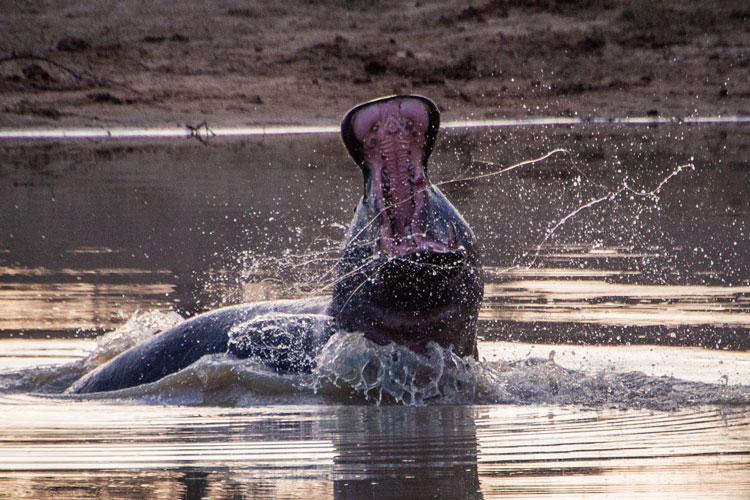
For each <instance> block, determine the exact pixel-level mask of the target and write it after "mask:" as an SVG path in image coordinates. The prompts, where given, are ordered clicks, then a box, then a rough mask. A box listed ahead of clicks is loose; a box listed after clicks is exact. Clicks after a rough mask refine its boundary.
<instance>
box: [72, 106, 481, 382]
mask: <svg viewBox="0 0 750 500" xmlns="http://www.w3.org/2000/svg"><path fill="white" fill-rule="evenodd" d="M439 126H440V113H439V111H438V108H437V106H436V105H435V104H434V103H433V102H432V101H431V100H429V99H427V98H425V97H422V96H416V95H396V96H389V97H383V98H380V99H376V100H373V101H369V102H366V103H363V104H360V105H358V106H356V107H354V108H353V109H351V110H350V111H349V112H348V113H347V114H346V116H345V117H344V120H343V122H342V124H341V136H342V138H343V142H344V145H345V146H346V148H347V150H348V152H349V154H350V155H351V157H352V158H353V159H354V161H355V162H356V164H357V165H358V166H359V167H360V169H361V170H362V174H363V176H364V194H363V196H362V198H361V200H360V201H359V203H358V205H357V207H356V210H355V213H354V218H353V220H352V223H351V225H350V226H349V229H348V231H347V234H346V238H345V241H344V244H343V246H342V249H341V252H340V259H339V260H338V262H337V265H336V282H335V285H334V288H333V294H332V297H330V298H329V297H316V298H308V299H299V300H277V301H264V302H257V303H248V304H239V305H235V306H229V307H224V308H221V309H216V310H213V311H209V312H206V313H203V314H200V315H197V316H195V317H193V318H190V319H187V320H185V321H184V322H182V323H180V324H178V325H176V326H174V327H172V328H170V329H168V330H166V331H164V332H161V333H159V334H157V335H155V336H154V337H153V338H151V339H149V340H147V341H145V342H143V343H141V344H139V345H137V346H135V347H133V348H131V349H129V350H127V351H125V352H123V353H121V354H120V355H118V356H117V357H115V358H113V359H112V360H110V361H108V362H107V363H105V364H103V365H101V366H99V367H98V368H96V369H95V370H93V371H91V372H90V373H88V374H86V375H84V376H83V377H82V378H81V379H79V380H78V381H77V382H75V383H74V384H73V385H72V386H71V387H70V388H69V392H72V393H91V392H100V391H112V390H117V389H123V388H127V387H132V386H136V385H140V384H145V383H149V382H153V381H156V380H159V379H160V378H162V377H165V376H166V375H169V374H171V373H175V372H177V371H179V370H181V369H183V368H185V367H187V366H189V365H190V364H192V363H193V362H195V361H197V360H198V359H200V358H201V357H203V356H206V355H209V354H217V353H227V355H229V356H236V357H238V358H248V357H254V358H255V359H257V360H258V361H260V362H261V363H263V364H264V365H265V366H267V367H268V368H269V369H271V370H274V371H276V372H278V373H301V372H310V371H311V370H313V369H314V368H315V357H316V355H317V354H318V353H319V352H320V350H321V349H322V348H323V346H324V345H325V344H326V342H327V341H328V339H329V338H330V337H331V335H333V333H335V332H351V333H352V334H355V333H360V334H362V335H364V336H365V337H366V338H367V339H369V340H371V341H372V342H374V343H376V344H381V345H383V344H388V343H390V342H395V343H397V344H402V345H404V346H407V347H408V348H410V349H412V350H413V351H415V352H417V353H421V354H424V353H426V351H427V345H428V343H429V342H435V343H437V344H439V345H440V346H442V347H444V348H447V349H452V350H453V352H454V353H455V354H457V355H459V356H462V357H465V356H474V357H476V356H477V340H476V328H477V316H478V313H479V307H480V304H481V301H482V291H483V278H482V270H481V266H480V263H479V256H478V249H477V245H476V241H475V238H474V235H473V233H472V231H471V229H470V228H469V225H468V224H467V223H466V221H465V220H464V219H463V218H462V217H461V215H460V214H459V213H458V211H457V210H456V209H455V208H454V207H453V205H451V203H450V202H449V201H448V200H447V199H446V197H445V196H444V195H443V193H441V192H440V190H439V189H438V187H437V186H435V185H434V184H432V183H430V181H429V178H428V176H427V160H428V158H429V157H430V153H431V152H432V149H433V147H434V145H435V140H436V138H437V133H438V129H439Z"/></svg>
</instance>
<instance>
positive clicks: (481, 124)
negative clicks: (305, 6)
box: [0, 115, 750, 140]
mask: <svg viewBox="0 0 750 500" xmlns="http://www.w3.org/2000/svg"><path fill="white" fill-rule="evenodd" d="M745 123H750V116H743V115H736V116H686V117H658V116H657V117H654V116H631V117H627V116H626V117H598V116H591V117H547V116H542V117H530V118H521V119H517V118H515V119H485V120H460V121H447V122H445V123H443V124H442V125H441V127H442V128H445V129H474V128H481V129H487V128H500V127H534V126H558V125H559V126H565V125H582V124H624V125H659V124H686V125H690V124H714V125H718V124H745ZM339 132H340V128H339V127H338V126H335V125H322V126H305V125H266V126H255V127H222V126H211V125H209V124H207V123H205V122H204V123H201V124H198V125H190V126H183V127H109V128H97V127H85V128H84V127H79V128H76V127H70V128H45V129H42V128H40V129H33V128H25V129H9V128H6V129H0V139H133V138H154V139H175V138H181V137H188V138H191V137H195V138H199V139H201V140H210V138H211V137H254V136H273V135H307V134H337V133H339Z"/></svg>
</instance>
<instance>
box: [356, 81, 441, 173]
mask: <svg viewBox="0 0 750 500" xmlns="http://www.w3.org/2000/svg"><path fill="white" fill-rule="evenodd" d="M394 100H398V101H399V104H400V107H401V110H402V112H404V113H408V114H410V115H412V116H413V117H414V118H416V119H415V120H414V121H415V123H418V124H419V125H421V126H418V129H421V130H422V131H423V132H424V134H425V145H424V153H423V156H422V158H423V162H425V163H426V162H427V158H428V157H429V156H430V153H432V148H433V146H434V145H435V138H436V137H437V133H438V129H439V128H440V111H438V108H437V106H436V105H435V103H434V102H432V101H431V100H430V99H427V98H426V97H422V96H419V95H395V96H389V97H381V98H379V99H375V100H373V101H368V102H366V103H363V104H360V105H359V106H355V107H354V108H352V109H351V110H350V111H349V112H348V113H347V114H346V116H345V117H344V121H343V122H341V137H342V138H343V140H344V144H345V145H346V149H347V150H348V151H349V154H350V155H351V156H352V158H354V161H356V162H357V164H358V165H360V166H362V140H361V137H363V135H364V132H366V130H369V128H370V126H372V125H373V124H374V123H376V122H377V121H378V119H379V117H380V110H381V108H385V107H387V105H388V104H389V103H390V102H391V101H394ZM365 129H366V130H365Z"/></svg>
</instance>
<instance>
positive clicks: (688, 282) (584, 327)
mask: <svg viewBox="0 0 750 500" xmlns="http://www.w3.org/2000/svg"><path fill="white" fill-rule="evenodd" d="M746 132H747V126H745V125H723V126H699V125H692V126H686V125H678V124H674V125H660V126H658V127H640V126H632V125H628V126H625V125H610V126H607V125H596V126H593V125H591V126H585V125H581V126H575V127H548V128H536V129H533V130H531V129H502V130H500V131H498V130H494V131H484V132H477V131H472V132H471V133H461V132H460V131H456V130H452V131H447V132H445V133H444V134H443V136H442V141H440V142H439V148H438V150H437V151H436V152H435V154H434V157H433V161H432V167H431V175H432V178H433V180H434V181H437V182H445V181H449V183H448V184H444V185H443V190H444V191H445V192H446V194H447V195H448V197H449V198H450V199H451V200H452V201H453V202H454V204H456V205H457V207H458V208H459V210H460V211H461V212H462V213H463V214H464V216H465V217H466V219H467V220H468V221H469V222H470V223H471V225H472V227H473V228H474V229H475V232H476V234H477V236H478V238H479V240H480V242H481V244H482V250H483V260H484V263H485V267H486V269H487V276H488V282H489V286H488V288H487V290H486V297H487V300H486V305H485V308H484V309H483V311H482V320H483V321H482V331H481V333H482V336H483V337H484V338H487V339H511V340H527V341H542V342H544V341H547V342H583V343H618V342H623V343H624V342H644V341H646V342H651V343H664V344H676V345H685V344H689V345H701V346H706V347H713V348H717V347H718V348H732V349H747V348H750V344H749V343H748V342H749V341H748V338H750V335H749V332H750V245H747V238H748V231H750V227H749V225H750V196H748V193H750V160H749V158H750V154H748V145H747V141H745V140H744V138H745V137H746ZM554 148H565V149H566V150H568V151H569V154H559V155H555V156H553V157H552V158H550V159H549V160H546V161H544V162H540V163H537V164H534V165H528V166H525V167H523V168H519V169H517V170H515V171H513V172H509V173H506V174H503V175H499V176H489V177H486V178H482V179H479V180H473V181H465V182H454V181H455V180H456V179H459V178H463V177H473V176H478V175H484V174H488V173H491V172H494V171H497V170H498V169H499V168H500V167H502V166H507V165H509V164H513V163H516V162H518V161H522V160H528V159H531V158H535V157H538V156H541V155H542V154H544V153H547V152H549V151H551V150H553V149H554ZM3 155H4V157H5V161H3V163H2V165H0V213H2V214H3V216H2V219H0V238H1V239H0V332H3V335H5V336H8V335H18V334H21V333H23V334H25V335H26V336H29V335H36V336H40V335H41V336H47V335H57V336H69V335H70V334H71V332H74V331H76V330H77V329H83V330H85V331H91V333H97V332H99V331H101V330H102V329H107V328H112V327H113V326H116V325H118V324H121V323H122V322H123V321H124V319H125V318H126V317H127V316H128V315H130V314H132V313H133V312H134V311H136V310H141V311H143V310H150V309H155V308H162V309H164V308H168V307H172V308H175V309H177V310H179V311H183V312H186V313H194V312H198V311H202V310H205V309H207V308H210V307H214V306H216V305H219V304H222V303H228V302H237V301H240V300H249V299H258V298H267V297H277V296H297V295H304V294H309V293H321V292H322V293H326V292H327V290H328V289H327V288H326V285H327V284H328V283H329V282H330V277H329V276H327V275H326V274H325V270H326V269H328V268H329V267H330V265H331V262H332V260H331V259H335V251H336V247H337V244H338V242H339V241H340V240H341V239H342V238H343V234H344V228H345V226H346V225H347V224H348V221H349V218H350V216H351V213H352V207H353V206H354V204H355V203H356V200H357V198H358V196H359V194H360V192H361V178H360V174H359V172H358V170H357V168H356V167H354V166H353V165H352V164H351V162H350V160H349V159H348V158H347V157H346V156H345V154H344V151H343V148H342V146H341V144H340V143H339V140H338V139H337V138H336V137H333V136H319V137H315V136H307V137H286V138H285V137H275V138H268V139H261V138H258V139H249V140H245V141H242V142H240V141H231V140H216V141H214V142H212V143H210V144H209V146H208V147H204V146H202V145H200V144H198V143H197V142H195V141H192V142H191V141H185V142H179V143H170V144H169V145H165V144H164V143H151V144H150V143H143V142H139V143H135V142H133V143H131V144H127V145H116V146H113V145H111V144H109V143H96V142H85V143H79V144H70V143H54V144H47V145H41V146H40V145H39V144H38V143H35V144H33V145H24V144H23V143H18V144H14V145H8V144H6V145H5V146H4V153H3ZM688 164H690V165H693V166H694V170H690V169H687V168H686V169H684V170H682V171H680V172H679V173H676V172H677V169H678V167H680V166H685V165H688ZM670 174H675V175H673V176H672V177H671V178H669V181H668V182H667V183H665V184H663V185H662V186H661V189H659V191H658V192H655V193H654V195H653V196H639V195H637V194H633V193H634V192H635V193H638V192H640V191H644V192H646V191H653V190H655V189H656V188H657V187H658V186H660V183H661V182H662V181H663V180H664V179H666V178H668V177H669V176H670ZM623 186H627V187H629V188H630V190H627V189H623ZM592 200H600V201H598V202H596V203H594V204H592V206H591V207H589V208H586V209H581V207H583V206H585V205H588V204H590V203H591V202H592ZM579 210H580V211H579ZM573 213H575V214H576V215H575V216H574V217H570V218H569V219H566V217H568V216H569V215H571V214H573ZM563 220H565V221H566V222H565V223H564V224H562V225H560V226H559V227H556V226H557V225H558V224H559V223H560V222H561V221H563ZM708 287H712V288H708ZM717 290H718V292H717ZM83 334H86V333H85V332H84V333H83Z"/></svg>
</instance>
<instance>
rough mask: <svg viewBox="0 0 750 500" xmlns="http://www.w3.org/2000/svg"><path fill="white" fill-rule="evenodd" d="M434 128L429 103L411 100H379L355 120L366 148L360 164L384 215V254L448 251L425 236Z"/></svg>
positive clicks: (381, 239) (356, 133)
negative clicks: (427, 172)
mask: <svg viewBox="0 0 750 500" xmlns="http://www.w3.org/2000/svg"><path fill="white" fill-rule="evenodd" d="M430 125H431V124H430V110H429V108H428V107H427V105H426V104H425V102H423V101H422V100H419V99H415V98H406V97H405V98H393V99H387V100H382V101H376V102H374V103H372V104H370V105H369V106H366V107H363V108H362V109H360V110H359V111H358V112H357V114H356V115H355V116H354V118H353V120H352V124H351V126H352V131H353V133H354V136H355V137H356V139H357V140H358V141H359V142H360V143H361V144H362V147H361V165H362V166H363V167H364V168H365V169H366V170H368V171H369V177H370V182H369V185H368V188H369V189H368V192H367V196H368V197H372V200H373V201H374V203H375V209H376V210H377V211H378V213H379V214H380V221H379V222H380V234H379V238H378V251H380V252H381V253H385V254H387V255H395V256H401V255H406V254H409V253H412V252H415V251H418V250H435V251H445V250H447V249H448V245H446V244H445V243H443V242H439V241H434V240H433V239H431V238H430V237H428V236H427V234H426V227H427V221H426V219H425V216H426V212H427V211H426V210H425V205H426V203H427V198H428V196H429V191H428V187H429V181H428V180H427V177H426V175H425V170H424V162H425V160H426V156H427V154H426V153H425V148H426V146H427V143H428V136H427V134H428V131H429V130H430Z"/></svg>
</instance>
